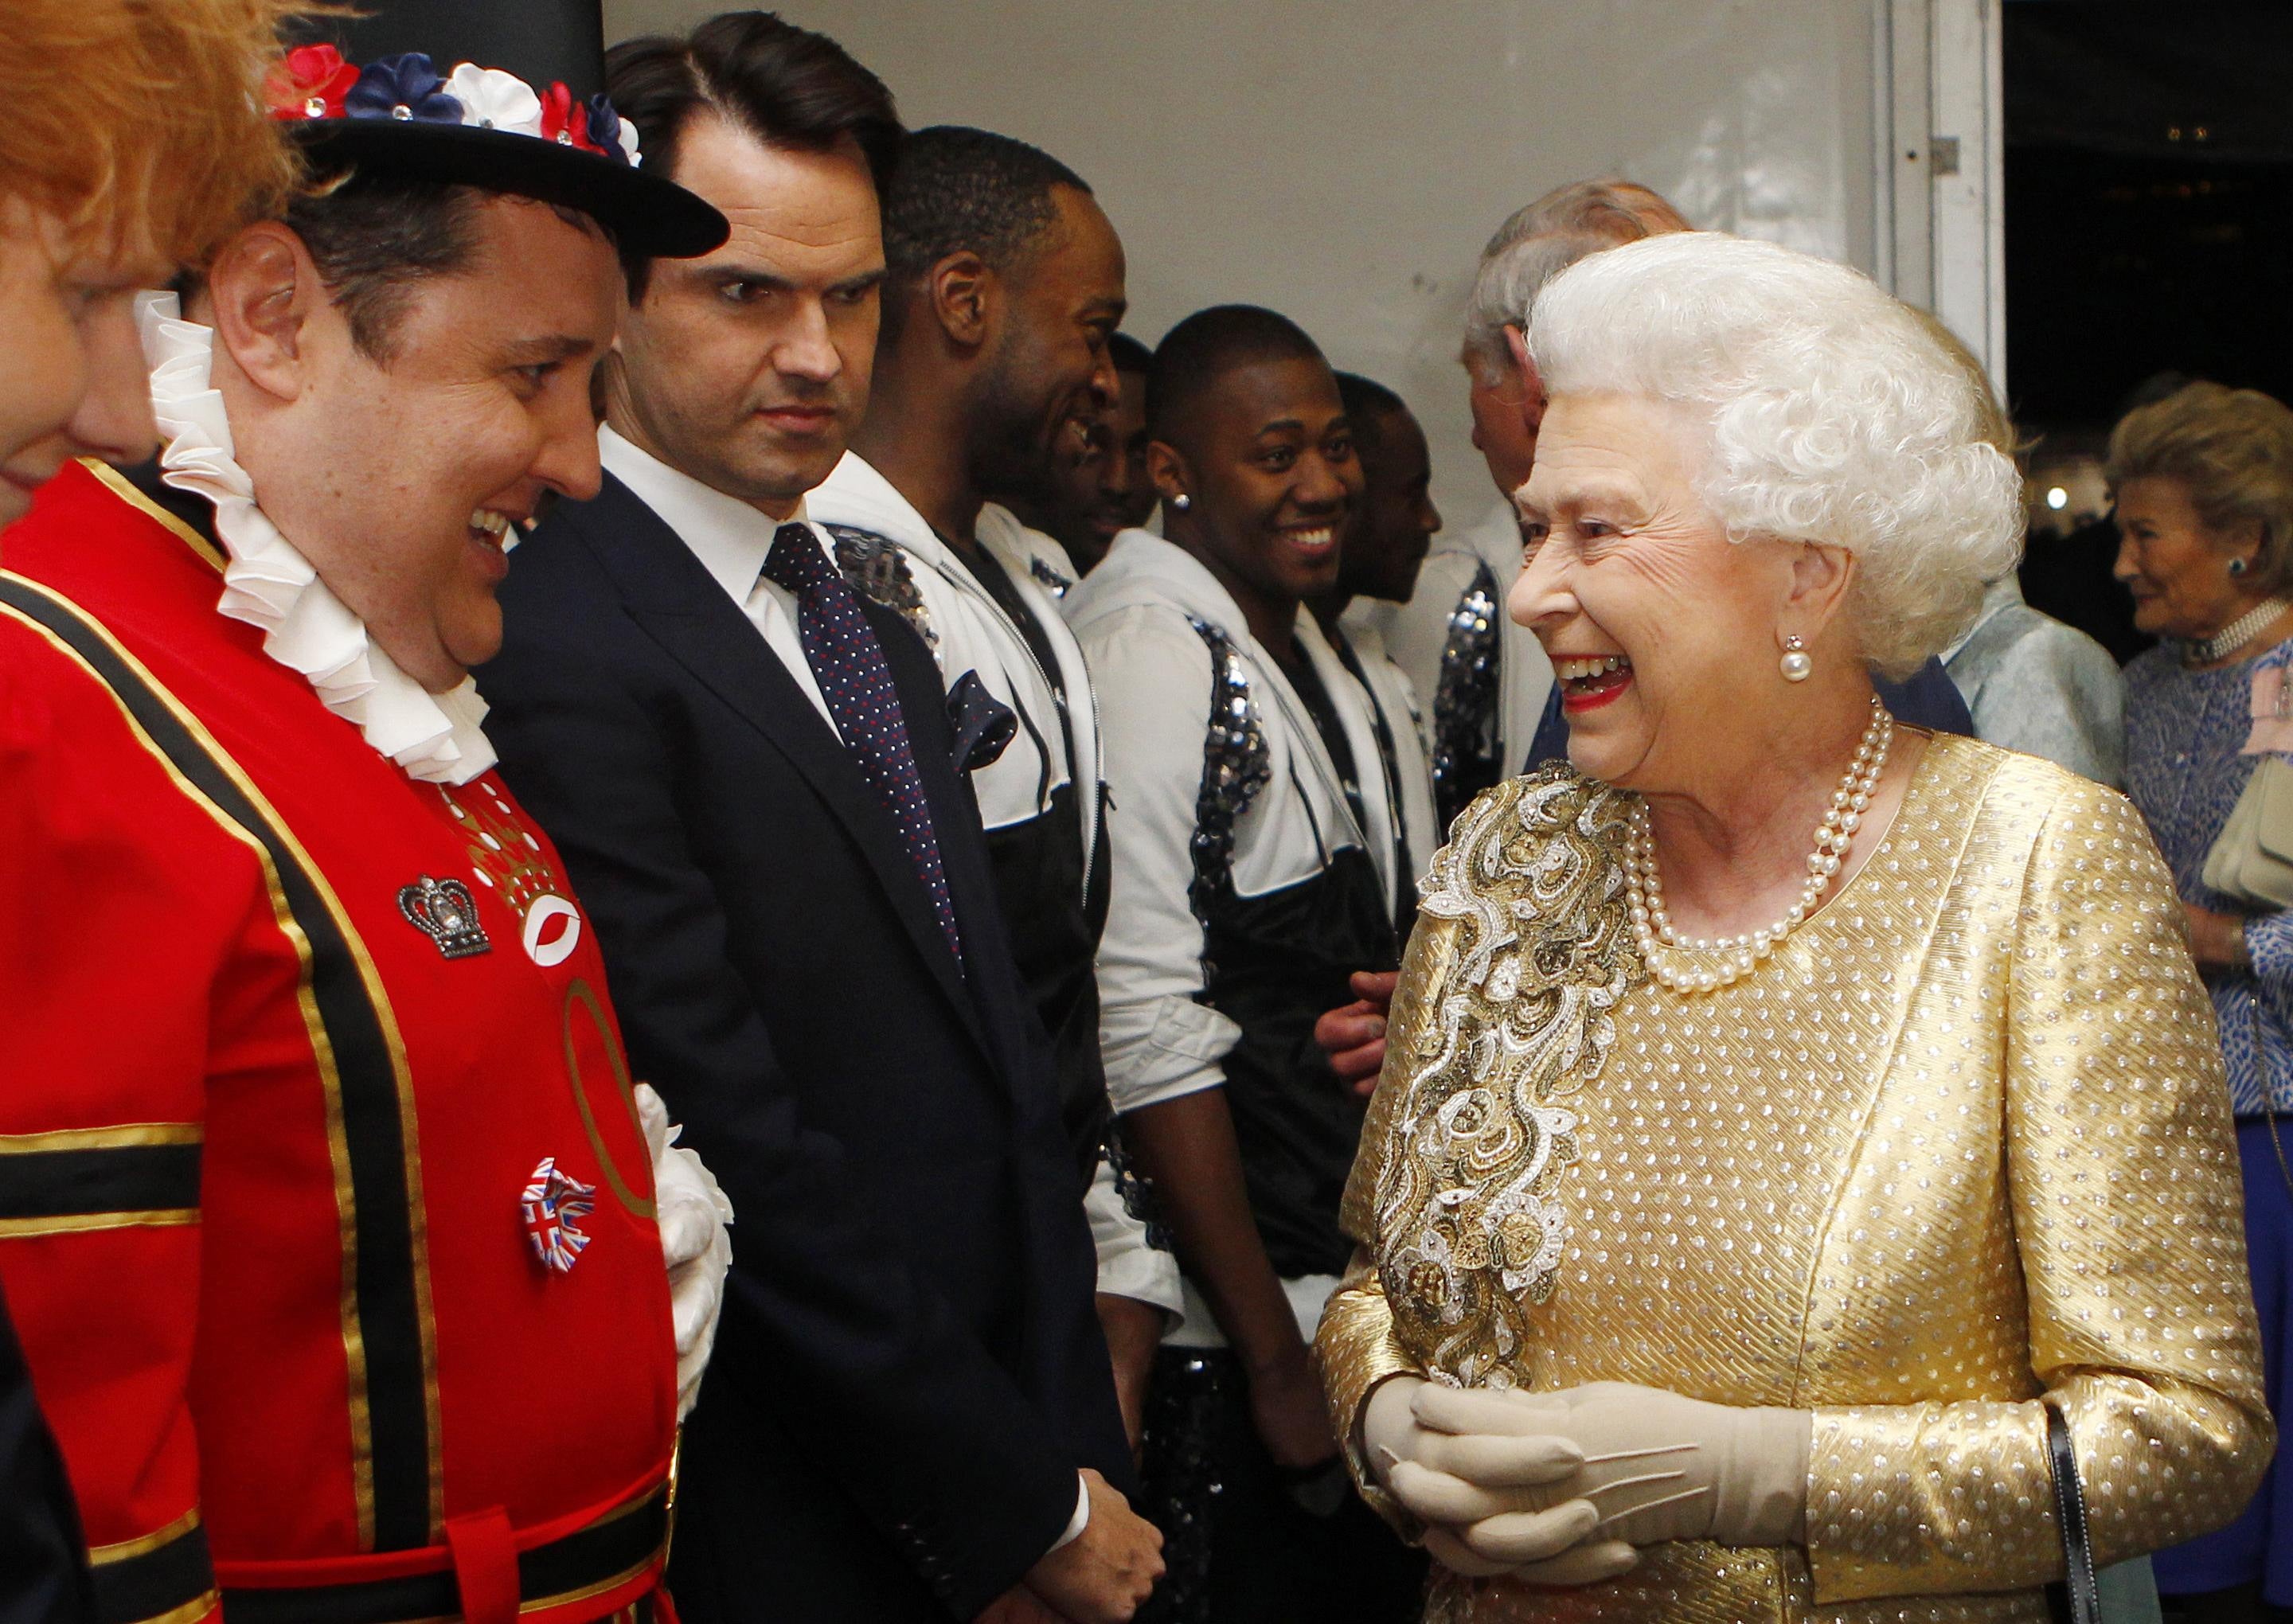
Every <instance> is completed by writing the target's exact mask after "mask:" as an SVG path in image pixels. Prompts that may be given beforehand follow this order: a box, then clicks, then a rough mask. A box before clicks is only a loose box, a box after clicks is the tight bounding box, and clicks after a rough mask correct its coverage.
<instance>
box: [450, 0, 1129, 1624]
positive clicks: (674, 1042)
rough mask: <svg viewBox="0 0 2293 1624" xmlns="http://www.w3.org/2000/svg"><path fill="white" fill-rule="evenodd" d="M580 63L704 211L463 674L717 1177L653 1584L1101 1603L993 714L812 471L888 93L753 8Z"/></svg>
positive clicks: (1110, 1476)
mask: <svg viewBox="0 0 2293 1624" xmlns="http://www.w3.org/2000/svg"><path fill="white" fill-rule="evenodd" d="M607 85H608V90H609V93H611V95H612V98H613V101H614V103H615V105H616V106H617V107H618V108H619V109H620V111H621V113H622V116H623V117H626V118H629V119H631V120H633V121H634V122H635V123H636V126H637V129H638V132H639V135H640V138H641V140H642V142H643V146H644V153H645V161H646V165H647V167H648V168H652V167H654V166H666V168H667V172H668V174H670V175H671V176H672V177H673V178H674V179H676V180H677V181H678V182H681V183H683V184H684V185H685V186H687V187H688V188H690V189H692V190H694V191H697V192H699V193H700V194H701V196H702V197H704V198H708V199H709V200H710V201H711V202H713V203H715V204H716V205H717V206H718V207H719V208H720V209H722V210H723V211H724V213H725V215H726V216H727V218H728V219H730V220H731V221H732V222H733V235H732V238H731V239H730V241H728V242H727V243H726V245H725V247H723V248H722V249H720V250H718V251H717V253H715V254H712V255H709V256H707V257H706V258H702V259H697V260H685V261H675V262H670V261H661V262H658V263H654V264H652V265H651V266H650V267H646V268H643V269H641V270H639V271H637V272H636V274H635V276H634V277H633V286H632V294H631V298H632V302H631V310H630V313H629V316H628V319H627V321H626V323H625V325H624V327H623V330H622V333H621V338H620V351H619V354H618V356H617V357H616V358H615V360H614V361H613V362H612V364H611V365H610V366H609V368H608V369H607V372H606V374H605V378H604V382H605V392H606V406H607V424H606V427H605V428H604V430H602V431H601V432H600V448H601V452H602V456H603V461H604V466H605V470H606V473H607V478H606V480H605V483H604V491H603V493H602V494H601V495H600V496H599V497H597V498H596V500H595V501H591V502H586V503H565V504H562V505H559V506H558V507H557V508H556V509H555V511H554V512H553V513H551V515H550V516H549V517H548V519H547V521H545V522H544V523H543V524H542V526H541V527H540V529H539V531H538V532H537V534H536V535H535V536H534V537H532V539H531V542H530V543H529V544H528V546H527V547H526V548H525V549H523V550H521V551H520V552H519V553H518V554H517V557H516V559H515V563H514V566H513V569H512V570H511V574H510V578H509V581H508V583H507V584H506V586H505V587H504V589H503V592H502V601H503V604H504V607H505V610H506V622H507V627H508V631H507V640H506V644H505V646H504V649H503V652H502V655H501V657H500V658H499V659H498V660H497V661H496V662H495V663H494V664H493V665H491V666H490V667H487V668H486V670H485V671H484V672H483V673H482V686H483V691H484V693H485V695H486V698H487V699H488V700H489V701H490V703H491V705H492V706H493V707H494V708H493V711H492V713H491V715H490V717H489V719H488V730H489V732H490V734H491V736H492V737H493V738H494V739H495V740H496V742H497V744H498V747H499V748H500V751H501V755H502V765H503V771H504V772H505V773H506V776H507V777H508V778H509V780H510V781H511V783H512V784H513V785H515V788H516V789H517V793H518V795H519V796H520V797H521V799H523V801H524V803H525V804H527V805H528V806H530V807H531V808H532V809H533V811H534V812H536V813H537V814H538V815H539V818H540V819H541V820H542V822H543V823H544V824H545V825H546V826H547V828H548V829H549V830H550V833H551V835H552V836H553V837H554V838H555V841H556V843H557V844H558V847H559V849H560V850H561V852H563V854H564V856H565V858H566V860H567V861H568V862H569V863H570V864H571V867H572V869H573V872H574V877H575V879H576V881H577V883H578V884H579V886H580V891H581V895H582V897H583V898H584V899H585V901H586V902H587V907H588V909H589V911H590V914H591V916H592V917H593V918H594V919H595V920H596V924H597V925H598V928H599V930H600V933H601V934H602V936H603V939H604V948H605V953H606V958H607V960H608V965H609V968H610V971H611V974H612V989H613V999H614V1003H615V1004H616V1006H618V1007H619V1009H620V1015H621V1023H622V1028H623V1030H624V1031H625V1033H626V1035H627V1037H628V1046H629V1052H630V1054H631V1056H632V1058H633V1061H634V1062H635V1063H636V1067H637V1069H638V1071H640V1073H641V1074H642V1075H644V1077H645V1078H646V1079H648V1080H650V1081H651V1082H652V1083H653V1085H654V1086H655V1087H658V1088H659V1089H660V1092H661V1094H662V1095H664V1096H665V1097H666V1098H667V1099H668V1100H669V1101H670V1102H672V1105H673V1109H674V1110H675V1111H676V1112H677V1115H678V1116H679V1117H680V1118H681V1119H683V1120H684V1122H685V1125H686V1130H687V1133H688V1135H689V1137H690V1139H691V1142H692V1143H693V1145H694V1147H695V1148H696V1149H697V1150H699V1151H701V1154H702V1155H703V1156H704V1157H706V1158H707V1159H708V1160H709V1165H710V1166H711V1167H712V1168H717V1170H718V1171H719V1173H720V1175H721V1176H722V1177H723V1180H724V1184H725V1189H726V1191H727V1192H728V1193H729V1194H730V1196H731V1198H732V1200H733V1207H734V1209H735V1211H736V1212H737V1213H738V1215H739V1225H738V1229H737V1232H736V1233H735V1235H734V1259H733V1275H732V1278H731V1280H730V1281H729V1282H728V1287H727V1299H726V1303H725V1313H724V1320H723V1322H722V1326H721V1328H720V1329H719V1332H718V1337H717V1351H716V1357H715V1361H714V1362H713V1364H712V1366H711V1368H710V1373H709V1378H708V1380H707V1382H706V1384H705V1386H703V1388H702V1391H701V1401H700V1406H699V1408H698V1410H696V1411H695V1412H694V1418H693V1423H692V1425H691V1426H689V1427H688V1428H687V1429H686V1437H685V1455H684V1477H683V1492H682V1495H681V1498H680V1502H679V1506H678V1512H679V1517H678V1525H677V1546H676V1555H675V1559H674V1563H673V1565H672V1567H671V1569H670V1574H669V1582H670V1587H671V1588H672V1590H673V1592H674V1594H675V1595H676V1596H677V1603H678V1605H679V1608H680V1610H681V1611H682V1612H683V1613H684V1614H685V1617H686V1618H687V1619H689V1620H693V1621H694V1624H716V1621H717V1620H747V1619H753V1618H759V1617H770V1618H773V1619H775V1620H823V1621H826V1620H836V1621H839V1624H841V1621H843V1620H859V1619H866V1620H871V1621H872V1620H918V1621H923V1620H930V1621H933V1624H941V1621H944V1620H950V1619H959V1620H969V1619H973V1618H985V1619H989V1620H996V1621H998V1624H1007V1621H1014V1620H1043V1619H1047V1618H1065V1619H1073V1620H1086V1621H1090V1624H1098V1621H1100V1620H1107V1621H1113V1620H1125V1619H1129V1618H1130V1616H1131V1615H1132V1612H1133V1611H1134V1610H1135V1608H1136V1607H1137V1605H1138V1604H1139V1602H1141V1601H1142V1600H1144V1598H1145V1597H1146V1596H1147V1592H1148V1590H1149V1589H1150V1588H1151V1587H1152V1585H1153V1581H1154V1580H1155V1577H1156V1576H1157V1575H1158V1574H1159V1573H1160V1572H1161V1571H1162V1563H1161V1559H1160V1557H1159V1555H1157V1552H1158V1550H1159V1548H1160V1544H1161V1539H1160V1536H1159V1535H1158V1534H1157V1533H1156V1532H1155V1530H1154V1529H1153V1527H1152V1526H1151V1525H1149V1524H1148V1523H1146V1522H1144V1521H1143V1520H1142V1519H1140V1518H1139V1517H1138V1515H1136V1514H1135V1513H1133V1512H1132V1511H1131V1510H1130V1506H1129V1504H1128V1502H1127V1501H1126V1499H1124V1497H1123V1494H1122V1492H1121V1490H1120V1488H1119V1487H1118V1485H1121V1484H1123V1483H1127V1482H1128V1479H1129V1472H1130V1458H1129V1452H1128V1450H1127V1449H1126V1447H1125V1444H1124V1441H1123V1434H1122V1425H1121V1421H1120V1418H1119V1417H1118V1414H1117V1411H1116V1409H1115V1402H1114V1390H1113V1386H1112V1383H1111V1380H1110V1377H1109V1371H1108V1361H1107V1355H1106V1346H1105V1344H1104V1342H1103V1340H1102V1339H1101V1337H1100V1335H1099V1331H1098V1323H1097V1321H1096V1318H1095V1316H1094V1313H1093V1309H1092V1289H1093V1275H1094V1271H1093V1262H1092V1253H1091V1243H1090V1233H1089V1231H1088V1229H1087V1227H1086V1224H1085V1221H1084V1216H1083V1210H1082V1197H1083V1192H1084V1185H1083V1180H1082V1175H1081V1174H1080V1172H1079V1171H1078V1168H1079V1167H1080V1166H1081V1165H1082V1164H1081V1162H1080V1160H1079V1158H1078V1155H1077V1147H1076V1146H1075V1145H1074V1144H1072V1143H1069V1141H1068V1136H1067V1133H1066V1130H1065V1127H1063V1125H1062V1120H1061V1115H1060V1110H1059V1099H1058V1095H1057V1086H1056V1083H1055V1080H1054V1077H1053V1072H1052V1069H1051V1061H1050V1053H1049V1043H1048V1040H1047V1039H1046V1038H1045V1036H1044V1034H1043V1030H1042V1028H1041V1022H1039V1021H1038V1020H1037V1019H1036V1017H1035V1015H1034V1014H1033V1008H1032V1006H1031V1005H1030V1004H1029V1002H1028V1000H1027V996H1026V993H1025V989H1024V988H1023V986H1022V984H1021V982H1020V979H1019V975H1018V973H1017V969H1016V967H1015V966H1014V964H1013V960H1012V956H1011V950H1010V948H1009V943H1008V941H1007V940H1006V938H1005V935H1004V933H1003V926H1002V924H1001V915H1000V910H999V909H998V907H997V903H996V897H995V893H994V890H993V879H992V877H991V875H990V873H989V869H988V866H987V858H986V850H985V843H984V836H983V835H982V832H981V829H980V825H979V820H978V813H977V811H976V805H975V804H974V803H973V801H972V799H971V795H970V789H969V785H968V780H967V779H966V778H965V777H964V776H963V774H964V772H965V770H966V769H967V767H968V766H970V765H973V764H977V763H979V762H980V761H982V760H983V759H985V758H986V757H987V756H988V755H992V753H993V748H994V747H995V743H994V740H995V736H996V729H997V723H999V721H1000V722H1001V723H1002V724H1003V725H1004V726H1006V727H1008V725H1009V717H1008V714H1006V715H1002V716H1001V717H999V716H997V715H994V714H993V711H994V709H996V708H998V707H993V706H992V704H991V705H990V706H989V707H988V710H987V711H986V712H984V713H980V712H979V707H977V706H974V707H971V709H970V710H965V709H963V708H961V707H955V708H954V709H953V712H952V701H951V700H950V699H948V697H947V691H946V690H945V689H944V687H943V685H942V683H941V679H940V675H939V674H938V672H937V671H936V669H935V668H934V666H933V662H932V657H931V654H930V653H929V651H928V650H927V648H926V646H925V645H924V643H923V642H921V641H920V639H919V638H918V637H917V636H916V635H915V634H914V633H913V632H912V630H911V629H910V628H909V626H907V624H906V623H904V622H903V620H902V618H901V617H900V616H899V615H898V614H897V613H896V612H894V611H892V610H886V609H883V608H880V607H879V606H877V605H876V604H874V603H872V602H867V601H865V600H864V599H863V598H862V597H861V596H860V595H859V594H855V593H854V592H853V590H852V589H851V588H850V587H849V586H847V584H846V583H845V581H844V579H843V578H842V576H841V575H840V574H839V571H838V568H837V565H836V563H835V562H834V554H833V553H832V552H831V543H830V540H829V538H828V537H826V536H825V535H824V533H823V532H822V531H821V530H820V529H818V528H817V527H816V526H814V525H813V524H812V523H811V521H809V519H808V518H807V517H806V513H805V508H804V496H805V493H806V491H807V490H809V489H812V488H813V487H814V486H815V485H817V484H818V483H819V482H820V481H821V480H822V479H823V478H825V477H826V475H827V474H828V473H829V471H830V469H831V468H832V467H833V466H834V465H835V464H836V462H837V459H838V458H839V456H841V455H842V453H843V451H844V448H845V445H846V442H847V439H848V437H849V435H850V432H851V431H852V429H853V427H854V425H855V422H856V421H857V419H858V417H859V416H860V414H861V413H862V411H863V409H864V408H865V406H866V402H867V392H868V377H869V367H870V361H871V356H872V353H873V351H874V348H875V340H876V326H877V307H878V288H879V284H880V283H881V281H882V279H883V276H884V257H883V248H882V243H881V238H880V234H879V222H878V214H877V186H878V183H879V182H880V179H881V178H882V176H883V174H885V173H886V171H887V166H888V165H889V163H890V162H891V161H892V159H893V158H894V156H895V152H896V149H897V144H898V141H899V139H900V129H899V125H898V123H897V120H896V117H895V114H894V111H893V108H892V102H891V98H890V96H889V94H888V93H887V92H886V91H885V89H884V87H883V85H881V84H880V83H879V81H878V80H877V79H876V78H875V77H874V76H873V75H872V74H870V73H869V72H868V71H867V70H866V69H863V68H862V67H860V66H859V65H858V64H857V63H855V62H854V61H852V59H851V58H850V57H848V56H847V55H846V54H845V53H844V52H843V51H842V50H841V49H840V48H839V46H837V45H836V44H834V43H833V42H832V41H830V40H828V39H825V38H823V37H822V36H819V35H816V34H811V33H807V32H806V31H805V30H803V29H800V28H794V27H792V26H791V25H790V24H787V23H785V22H782V21H781V20H778V19H777V18H775V17H772V16H770V15H767V14H766V13H762V12H742V13H735V14H731V15H727V16H724V17H719V18H717V19H716V20H713V21H711V22H709V23H706V24H704V25H702V26H701V28H698V29H697V30H695V31H694V33H693V35H692V36H690V37H689V38H685V39H669V38H649V39H640V40H634V41H631V42H628V43H627V44H622V45H620V46H618V47H616V48H615V50H614V51H613V52H612V53H611V55H610V56H609V58H608V61H607ZM975 713H977V714H975Z"/></svg>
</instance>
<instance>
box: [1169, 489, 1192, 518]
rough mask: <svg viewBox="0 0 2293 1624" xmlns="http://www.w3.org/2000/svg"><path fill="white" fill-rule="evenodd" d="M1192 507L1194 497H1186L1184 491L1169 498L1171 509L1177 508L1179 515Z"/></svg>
mask: <svg viewBox="0 0 2293 1624" xmlns="http://www.w3.org/2000/svg"><path fill="white" fill-rule="evenodd" d="M1193 505H1195V499H1194V497H1190V496H1188V495H1187V493H1186V492H1185V491H1183V490H1182V491H1180V492H1179V494H1178V495H1177V496H1175V497H1171V506H1172V507H1175V508H1177V509H1178V510H1179V512H1180V513H1185V512H1186V511H1187V509H1188V508H1190V507H1192V506H1193Z"/></svg>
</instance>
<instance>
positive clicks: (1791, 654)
mask: <svg viewBox="0 0 2293 1624" xmlns="http://www.w3.org/2000/svg"><path fill="white" fill-rule="evenodd" d="M1777 664H1778V667H1780V668H1781V670H1782V671H1783V674H1784V681H1785V682H1787V683H1804V682H1805V681H1807V679H1808V678H1810V677H1811V676H1813V675H1815V661H1813V660H1812V659H1811V658H1808V653H1807V645H1806V644H1805V643H1803V642H1801V641H1800V640H1799V639H1798V638H1796V637H1787V638H1785V639H1784V657H1783V658H1782V659H1780V660H1778V662H1777Z"/></svg>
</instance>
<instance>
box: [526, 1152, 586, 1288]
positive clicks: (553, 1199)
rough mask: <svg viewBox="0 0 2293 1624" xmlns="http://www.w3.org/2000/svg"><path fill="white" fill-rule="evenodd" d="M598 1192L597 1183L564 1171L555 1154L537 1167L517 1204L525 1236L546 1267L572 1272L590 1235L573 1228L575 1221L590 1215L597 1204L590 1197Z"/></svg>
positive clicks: (563, 1272) (542, 1160) (536, 1255)
mask: <svg viewBox="0 0 2293 1624" xmlns="http://www.w3.org/2000/svg"><path fill="white" fill-rule="evenodd" d="M596 1193H597V1186H596V1185H595V1184H583V1183H582V1182H581V1181H580V1180H579V1179H578V1178H572V1177H569V1176H567V1175H565V1174H564V1173H563V1172H561V1171H560V1170H559V1169H558V1166H557V1158H555V1156H545V1157H543V1158H542V1159H541V1165H540V1166H539V1167H538V1168H534V1170H533V1182H532V1183H531V1184H528V1185H527V1186H526V1187H525V1193H524V1195H523V1196H522V1197H520V1198H519V1200H518V1205H519V1206H520V1207H521V1208H523V1209H524V1213H525V1237H526V1239H527V1240H531V1241H532V1242H533V1255H534V1256H535V1257H536V1258H538V1259H539V1260H540V1263H541V1266H542V1267H543V1268H545V1269H549V1270H552V1271H554V1272H555V1273H559V1274H568V1273H571V1272H572V1269H573V1264H574V1260H575V1259H577V1258H579V1256H581V1248H583V1247H586V1246H587V1245H588V1244H589V1237H588V1236H587V1235H586V1234H584V1233H582V1232H581V1231H579V1230H578V1229H576V1228H574V1227H573V1220H574V1219H576V1218H586V1217H587V1216H589V1214H590V1212H591V1211H593V1210H594V1209H595V1208H596V1202H595V1201H593V1200H590V1199H589V1198H590V1197H592V1196H594V1195H596Z"/></svg>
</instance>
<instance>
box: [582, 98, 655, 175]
mask: <svg viewBox="0 0 2293 1624" xmlns="http://www.w3.org/2000/svg"><path fill="white" fill-rule="evenodd" d="M589 139H590V140H591V141H595V142H596V143H597V145H598V146H599V147H601V148H603V149H604V151H605V154H606V156H607V157H609V158H610V157H612V155H613V153H614V151H615V150H616V149H619V151H620V158H621V161H622V162H623V163H625V164H627V165H628V166H629V167H630V168H632V169H635V168H636V167H638V166H640V165H641V164H642V163H643V162H644V159H643V158H641V157H640V156H639V155H638V153H637V127H636V125H633V124H631V123H630V122H629V121H628V119H626V118H624V117H621V116H620V114H619V113H618V112H616V111H614V110H613V104H612V101H611V100H610V99H609V98H607V97H606V96H605V95H604V93H602V92H601V93H598V94H596V95H594V96H592V97H590V98H589Z"/></svg>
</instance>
